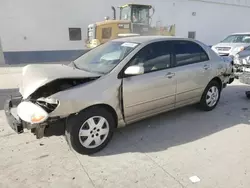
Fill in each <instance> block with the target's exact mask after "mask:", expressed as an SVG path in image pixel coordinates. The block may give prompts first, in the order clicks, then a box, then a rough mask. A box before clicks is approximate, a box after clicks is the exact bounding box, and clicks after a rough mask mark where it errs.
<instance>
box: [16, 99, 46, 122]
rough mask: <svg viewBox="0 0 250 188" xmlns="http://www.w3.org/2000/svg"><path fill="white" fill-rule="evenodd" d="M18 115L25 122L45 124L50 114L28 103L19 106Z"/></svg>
mask: <svg viewBox="0 0 250 188" xmlns="http://www.w3.org/2000/svg"><path fill="white" fill-rule="evenodd" d="M17 114H18V116H19V117H20V118H21V119H22V120H23V121H26V122H28V123H31V124H37V123H43V122H44V121H46V120H47V119H48V113H47V112H46V111H45V110H44V109H42V108H41V107H40V106H38V105H36V104H34V103H32V102H27V101H24V102H21V103H20V104H19V105H18V106H17Z"/></svg>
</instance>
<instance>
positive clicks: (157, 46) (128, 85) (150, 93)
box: [123, 42, 176, 123]
mask: <svg viewBox="0 0 250 188" xmlns="http://www.w3.org/2000/svg"><path fill="white" fill-rule="evenodd" d="M172 57H173V56H172V45H171V42H155V43H152V44H149V45H147V46H146V47H144V48H142V49H141V50H140V51H139V52H138V53H137V54H136V55H135V56H134V57H133V58H132V59H131V61H130V62H129V65H141V66H143V67H144V74H142V75H137V76H130V77H126V78H123V104H124V114H125V120H126V122H127V123H131V122H134V121H137V120H139V119H143V118H145V117H148V116H151V115H155V114H157V113H159V112H163V111H166V110H170V109H173V108H174V106H175V91H176V79H175V75H174V73H173V72H171V66H172V59H173V58H172ZM129 65H128V66H129Z"/></svg>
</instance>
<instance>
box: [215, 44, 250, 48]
mask: <svg viewBox="0 0 250 188" xmlns="http://www.w3.org/2000/svg"><path fill="white" fill-rule="evenodd" d="M242 46H243V47H246V46H249V43H219V44H216V45H214V47H231V48H236V47H242Z"/></svg>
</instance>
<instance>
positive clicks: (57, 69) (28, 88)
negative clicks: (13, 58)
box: [19, 64, 100, 99]
mask: <svg viewBox="0 0 250 188" xmlns="http://www.w3.org/2000/svg"><path fill="white" fill-rule="evenodd" d="M92 77H100V75H99V74H95V73H90V72H86V71H83V70H79V69H76V68H74V67H70V66H67V65H62V64H49V65H39V64H36V65H26V66H25V67H24V68H23V70H22V78H21V79H22V80H21V84H20V87H19V91H20V93H21V94H22V96H23V98H24V99H26V98H28V97H29V96H30V95H31V94H32V93H33V92H35V91H36V90H37V89H38V88H40V87H41V86H43V85H45V84H47V83H49V82H51V81H54V80H57V79H64V78H92Z"/></svg>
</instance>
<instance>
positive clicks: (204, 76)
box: [173, 41, 211, 107]
mask: <svg viewBox="0 0 250 188" xmlns="http://www.w3.org/2000/svg"><path fill="white" fill-rule="evenodd" d="M173 49H174V54H175V55H174V57H175V58H174V59H175V60H174V67H175V68H174V71H175V73H176V80H177V88H176V107H181V106H184V105H187V104H191V103H194V102H198V101H199V100H200V97H201V95H202V92H203V90H204V89H205V87H206V86H207V84H208V82H209V80H210V79H211V78H210V75H211V74H210V72H211V64H210V61H209V58H208V55H207V53H206V52H205V51H204V50H203V49H202V47H201V46H200V45H198V44H197V43H194V42H191V41H175V42H174V47H173Z"/></svg>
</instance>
